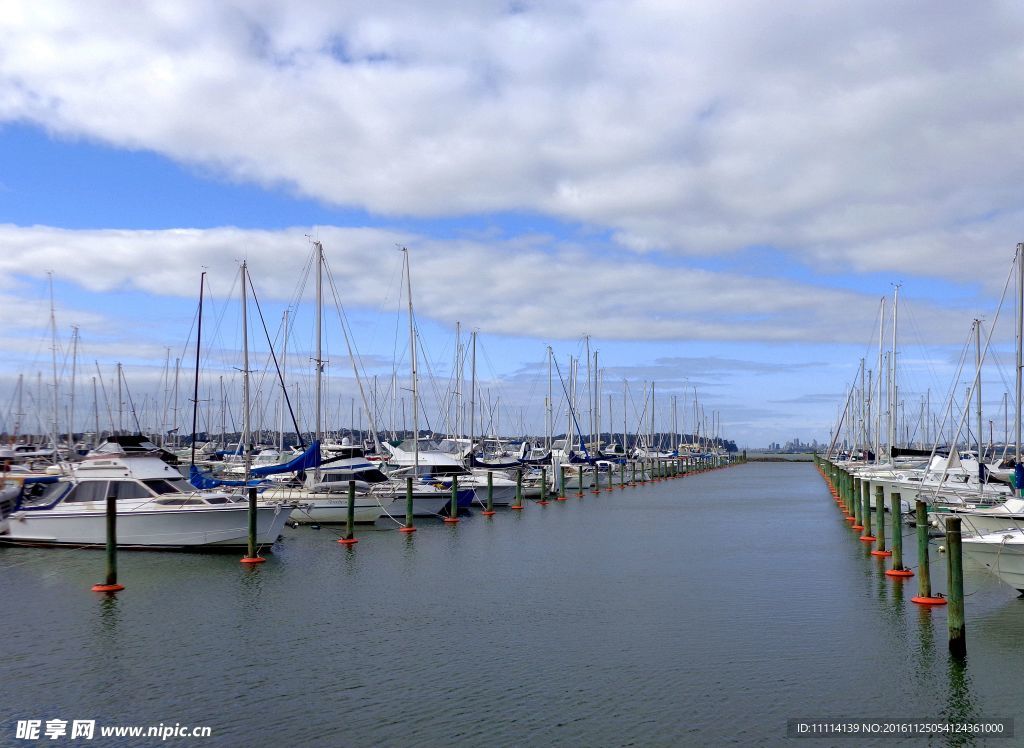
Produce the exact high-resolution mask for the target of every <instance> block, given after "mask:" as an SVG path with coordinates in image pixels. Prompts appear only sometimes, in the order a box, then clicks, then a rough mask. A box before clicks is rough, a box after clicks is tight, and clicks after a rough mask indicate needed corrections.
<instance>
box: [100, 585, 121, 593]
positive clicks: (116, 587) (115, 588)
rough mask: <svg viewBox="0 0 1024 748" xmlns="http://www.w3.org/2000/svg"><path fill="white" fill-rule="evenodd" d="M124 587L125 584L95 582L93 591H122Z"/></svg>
mask: <svg viewBox="0 0 1024 748" xmlns="http://www.w3.org/2000/svg"><path fill="white" fill-rule="evenodd" d="M123 589H124V585H123V584H94V585H93V586H92V591H93V592H120V591H121V590H123Z"/></svg>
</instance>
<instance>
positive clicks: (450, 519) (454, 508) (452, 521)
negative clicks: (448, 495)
mask: <svg viewBox="0 0 1024 748" xmlns="http://www.w3.org/2000/svg"><path fill="white" fill-rule="evenodd" d="M444 521H445V524H448V525H456V524H458V522H459V476H457V475H453V476H452V503H451V505H450V506H449V508H448V516H447V517H445V518H444Z"/></svg>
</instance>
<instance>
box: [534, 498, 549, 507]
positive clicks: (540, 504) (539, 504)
mask: <svg viewBox="0 0 1024 748" xmlns="http://www.w3.org/2000/svg"><path fill="white" fill-rule="evenodd" d="M550 503H551V502H549V501H548V500H547V499H541V500H540V501H538V502H537V506H547V505H548V504H550Z"/></svg>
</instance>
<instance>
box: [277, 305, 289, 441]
mask: <svg viewBox="0 0 1024 748" xmlns="http://www.w3.org/2000/svg"><path fill="white" fill-rule="evenodd" d="M281 324H282V327H283V328H284V330H283V341H282V343H281V396H280V397H279V398H278V401H277V403H278V419H277V449H278V451H280V452H284V405H285V395H286V394H287V393H286V392H285V387H287V386H288V385H287V384H286V382H287V381H288V380H287V378H286V375H287V373H288V310H287V309H285V310H284V315H283V317H282V320H281Z"/></svg>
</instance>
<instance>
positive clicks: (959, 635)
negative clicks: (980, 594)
mask: <svg viewBox="0 0 1024 748" xmlns="http://www.w3.org/2000/svg"><path fill="white" fill-rule="evenodd" d="M962 554H963V546H962V545H961V543H960V518H959V517H948V518H947V519H946V580H947V589H948V590H949V592H948V599H949V608H948V614H947V615H948V617H947V621H948V624H949V653H950V654H951V655H953V656H954V657H964V656H965V655H966V654H967V626H966V623H965V622H964V562H963V555H962Z"/></svg>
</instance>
